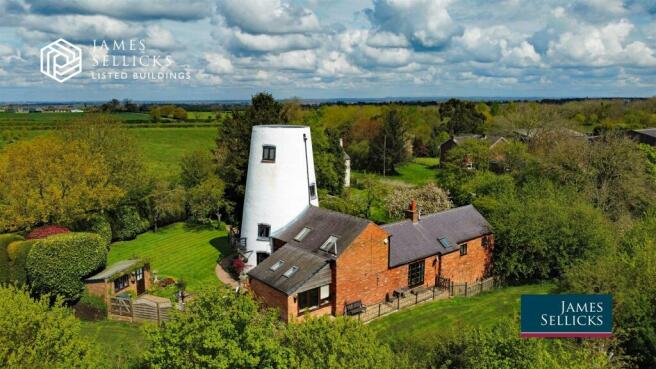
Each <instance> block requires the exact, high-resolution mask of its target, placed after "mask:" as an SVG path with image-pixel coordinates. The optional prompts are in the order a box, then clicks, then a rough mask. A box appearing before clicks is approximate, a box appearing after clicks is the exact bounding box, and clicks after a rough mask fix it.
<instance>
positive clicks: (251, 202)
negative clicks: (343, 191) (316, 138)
mask: <svg viewBox="0 0 656 369" xmlns="http://www.w3.org/2000/svg"><path fill="white" fill-rule="evenodd" d="M304 134H305V136H306V138H307V141H305V140H304V139H303V135H304ZM264 145H273V146H275V147H276V160H275V162H274V163H268V162H263V161H262V148H263V146H264ZM306 147H307V165H306ZM308 176H309V180H308ZM308 182H309V183H315V186H316V176H315V173H314V157H313V154H312V137H311V136H310V128H309V127H306V126H293V125H268V126H267V125H263V126H255V127H253V132H252V134H251V148H250V154H249V157H248V174H247V178H246V194H245V198H244V209H243V213H242V214H243V215H242V221H241V237H246V250H247V255H248V262H247V263H246V270H248V269H250V268H252V267H254V266H255V265H256V264H257V256H256V255H257V252H266V253H269V254H270V253H271V248H272V245H271V242H270V241H269V240H261V239H258V237H257V226H258V224H260V223H263V224H268V225H270V226H271V234H274V233H275V232H276V231H278V230H279V229H280V228H282V227H284V226H285V225H287V224H288V223H289V222H291V221H292V220H294V219H295V218H296V217H297V216H298V215H299V214H300V213H301V212H303V210H305V209H306V208H307V207H308V206H309V205H310V204H312V205H314V206H319V197H318V192H317V196H316V197H315V198H314V199H310V193H309V190H308Z"/></svg>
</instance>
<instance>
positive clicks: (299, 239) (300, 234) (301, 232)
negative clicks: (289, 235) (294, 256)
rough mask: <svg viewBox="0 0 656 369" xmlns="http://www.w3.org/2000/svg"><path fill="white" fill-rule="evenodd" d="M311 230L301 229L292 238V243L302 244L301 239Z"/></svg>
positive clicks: (307, 228)
mask: <svg viewBox="0 0 656 369" xmlns="http://www.w3.org/2000/svg"><path fill="white" fill-rule="evenodd" d="M311 230H312V228H309V227H303V229H301V231H300V232H298V234H297V235H296V236H295V237H294V241H296V242H302V241H303V239H304V238H305V237H306V236H307V235H308V234H309V233H310V231H311Z"/></svg>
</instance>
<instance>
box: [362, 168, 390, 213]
mask: <svg viewBox="0 0 656 369" xmlns="http://www.w3.org/2000/svg"><path fill="white" fill-rule="evenodd" d="M358 185H359V186H360V187H361V189H362V190H363V196H362V197H361V198H359V199H357V200H356V201H358V202H361V205H360V206H358V208H359V212H360V214H357V215H359V216H362V217H364V218H367V219H371V211H372V210H373V208H374V207H377V206H380V205H381V204H382V201H383V199H384V197H385V193H386V188H385V186H384V185H383V184H382V183H381V181H380V179H378V177H377V176H375V175H373V174H365V175H364V176H362V179H360V180H359V181H358Z"/></svg>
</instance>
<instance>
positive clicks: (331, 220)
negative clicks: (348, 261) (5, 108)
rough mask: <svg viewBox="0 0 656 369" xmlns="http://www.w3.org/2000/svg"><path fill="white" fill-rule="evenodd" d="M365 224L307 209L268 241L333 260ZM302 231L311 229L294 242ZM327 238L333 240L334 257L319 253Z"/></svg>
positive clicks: (327, 212)
mask: <svg viewBox="0 0 656 369" xmlns="http://www.w3.org/2000/svg"><path fill="white" fill-rule="evenodd" d="M369 223H371V222H370V221H369V220H367V219H362V218H358V217H354V216H352V215H347V214H342V213H338V212H336V211H332V210H328V209H324V208H319V207H316V206H310V207H308V208H307V209H305V211H303V213H301V214H300V215H299V216H298V217H297V218H296V219H294V220H293V221H292V222H290V223H289V224H288V225H286V226H285V227H283V228H282V229H280V230H278V231H277V232H275V233H274V234H273V235H272V236H271V237H273V238H277V239H279V240H282V241H284V242H286V243H287V244H288V245H290V246H294V247H298V248H301V249H304V250H306V251H309V252H313V253H315V254H317V255H319V256H322V257H329V258H336V257H339V255H341V254H342V253H343V252H344V250H345V249H346V248H347V247H348V246H349V245H350V244H351V242H353V240H354V239H355V238H356V237H357V236H359V235H360V233H362V231H363V230H364V229H365V228H366V227H367V226H368V225H369ZM305 227H307V228H310V229H311V231H310V233H308V234H307V236H306V237H305V238H304V239H303V240H302V241H300V242H299V241H297V240H295V239H294V237H296V235H298V233H299V232H300V231H301V230H302V229H303V228H305ZM330 236H336V237H337V254H336V255H333V254H331V253H328V252H325V251H322V250H320V249H319V248H320V247H321V245H323V243H324V242H326V240H327V239H328V237H330Z"/></svg>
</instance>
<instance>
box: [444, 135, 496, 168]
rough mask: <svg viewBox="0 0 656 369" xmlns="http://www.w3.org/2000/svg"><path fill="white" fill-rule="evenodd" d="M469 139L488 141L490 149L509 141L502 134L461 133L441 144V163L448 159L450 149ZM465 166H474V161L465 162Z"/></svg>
mask: <svg viewBox="0 0 656 369" xmlns="http://www.w3.org/2000/svg"><path fill="white" fill-rule="evenodd" d="M469 140H481V141H486V142H488V143H489V145H490V149H492V148H494V147H495V146H496V145H498V144H500V143H504V142H507V140H506V139H505V138H504V137H502V136H487V135H475V134H471V135H461V136H452V137H451V138H449V139H448V140H446V141H444V142H443V143H442V144H441V145H440V163H443V162H445V161H446V159H447V153H448V152H449V150H451V149H453V148H454V147H456V146H459V145H461V144H462V143H463V142H467V141H469ZM464 165H465V166H468V167H473V163H471V162H465V163H464Z"/></svg>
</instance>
